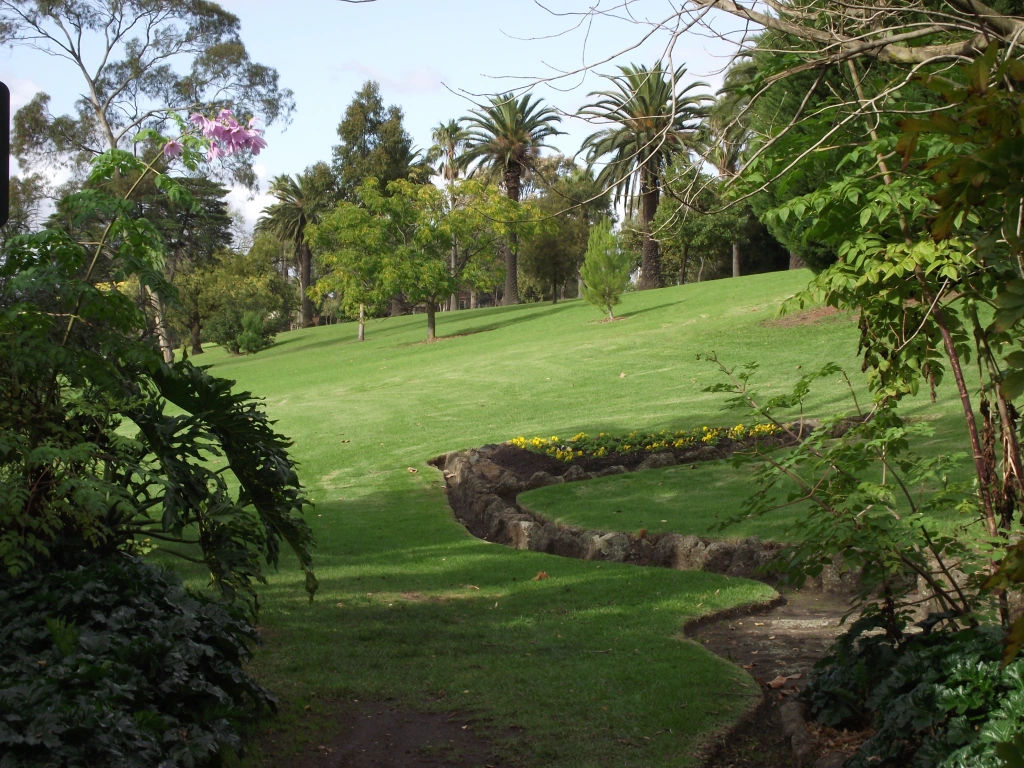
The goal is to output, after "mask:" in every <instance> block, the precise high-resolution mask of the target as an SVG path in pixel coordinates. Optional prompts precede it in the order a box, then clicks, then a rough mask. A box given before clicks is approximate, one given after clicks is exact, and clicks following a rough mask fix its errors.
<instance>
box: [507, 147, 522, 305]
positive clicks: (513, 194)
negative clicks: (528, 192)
mask: <svg viewBox="0 0 1024 768" xmlns="http://www.w3.org/2000/svg"><path fill="white" fill-rule="evenodd" d="M522 175H523V171H522V168H521V167H520V165H519V163H515V162H513V163H511V164H509V165H506V166H505V194H507V195H508V199H509V200H513V201H515V202H517V203H518V202H519V194H520V182H521V181H522ZM518 240H519V238H518V236H517V235H516V233H515V232H510V233H509V236H508V242H506V243H505V296H504V298H503V299H502V304H504V305H505V306H509V305H512V304H518V303H519V254H518V253H517V250H518Z"/></svg>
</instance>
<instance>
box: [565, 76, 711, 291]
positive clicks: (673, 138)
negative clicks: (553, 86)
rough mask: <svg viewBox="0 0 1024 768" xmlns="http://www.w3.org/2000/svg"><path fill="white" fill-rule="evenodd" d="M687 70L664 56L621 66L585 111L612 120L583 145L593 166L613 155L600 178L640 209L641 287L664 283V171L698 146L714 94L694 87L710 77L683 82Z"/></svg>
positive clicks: (618, 196)
mask: <svg viewBox="0 0 1024 768" xmlns="http://www.w3.org/2000/svg"><path fill="white" fill-rule="evenodd" d="M685 75H686V69H685V67H679V68H678V69H676V70H675V71H672V70H669V69H667V68H666V67H665V66H664V65H663V64H662V63H661V62H658V63H656V64H655V65H654V66H653V67H651V68H649V69H648V68H647V67H645V66H642V65H639V66H638V65H630V66H623V67H619V74H618V75H612V76H609V78H608V79H609V80H610V81H611V84H612V86H613V88H612V89H609V90H607V91H595V92H593V93H591V94H590V96H591V97H594V98H596V101H594V102H593V103H592V104H590V105H588V106H586V107H584V108H583V109H582V110H581V111H580V114H581V115H583V116H584V117H586V118H588V119H594V120H597V121H599V122H604V123H610V124H611V125H610V126H609V127H608V128H605V129H602V130H600V131H597V132H596V133H593V134H591V135H590V136H588V137H587V138H586V139H585V140H584V142H583V147H582V149H583V150H585V151H586V153H587V155H586V157H587V161H588V163H589V164H590V165H591V166H593V165H594V164H596V163H597V162H598V161H599V160H601V159H602V158H606V157H607V158H609V159H608V160H607V161H606V162H605V166H604V167H603V168H602V169H601V171H600V173H599V174H598V176H597V178H598V181H600V182H601V183H602V184H604V185H605V186H607V187H609V188H613V189H614V190H615V202H616V203H618V202H619V201H624V202H625V203H626V204H627V206H628V207H630V208H632V209H637V208H638V209H639V213H640V222H641V227H642V230H643V231H642V235H643V249H642V253H643V264H642V267H641V272H640V282H639V287H640V288H659V287H661V286H662V285H663V282H662V276H661V259H660V250H659V247H658V241H657V240H656V239H655V238H654V236H653V234H652V232H651V224H652V222H653V221H654V216H655V214H656V213H657V212H658V204H659V202H660V198H661V189H662V182H663V178H662V176H663V173H664V170H665V168H666V167H667V166H668V165H669V163H671V162H672V159H673V157H674V156H675V155H677V154H680V153H683V154H685V153H688V152H690V151H691V149H692V148H693V147H694V146H695V144H696V141H697V139H698V136H699V131H700V120H701V118H702V117H703V116H704V115H705V113H706V109H705V102H706V101H708V99H709V97H708V96H707V95H703V94H694V93H693V91H694V90H695V89H697V88H701V87H706V83H703V82H700V81H696V82H692V83H690V84H688V85H685V86H684V85H683V84H682V83H683V79H684V77H685Z"/></svg>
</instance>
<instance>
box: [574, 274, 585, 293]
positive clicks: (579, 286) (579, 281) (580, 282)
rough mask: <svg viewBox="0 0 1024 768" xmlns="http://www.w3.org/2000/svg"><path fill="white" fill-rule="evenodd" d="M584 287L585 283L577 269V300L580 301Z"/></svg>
mask: <svg viewBox="0 0 1024 768" xmlns="http://www.w3.org/2000/svg"><path fill="white" fill-rule="evenodd" d="M584 285H586V283H584V282H583V275H581V274H580V272H579V270H578V269H577V270H576V298H577V299H582V298H583V286H584Z"/></svg>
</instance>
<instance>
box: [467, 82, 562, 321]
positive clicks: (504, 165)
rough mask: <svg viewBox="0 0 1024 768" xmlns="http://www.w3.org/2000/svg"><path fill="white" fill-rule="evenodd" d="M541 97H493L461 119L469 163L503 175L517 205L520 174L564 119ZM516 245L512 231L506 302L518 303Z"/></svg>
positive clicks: (507, 191) (507, 248)
mask: <svg viewBox="0 0 1024 768" xmlns="http://www.w3.org/2000/svg"><path fill="white" fill-rule="evenodd" d="M541 102H542V100H541V99H535V98H533V97H532V96H530V94H525V95H523V96H521V97H520V98H518V99H517V98H516V97H515V96H514V95H513V94H511V93H505V94H502V95H500V96H493V97H491V100H490V103H489V104H488V105H486V106H484V107H481V108H480V109H475V110H472V111H471V112H470V113H469V115H467V116H466V117H464V118H463V119H462V122H463V124H464V125H465V126H466V129H467V138H466V152H465V154H464V155H463V157H464V160H465V162H466V164H467V165H470V164H473V163H476V165H477V168H484V169H490V170H495V171H497V172H499V173H500V174H501V178H502V185H503V186H504V188H505V194H506V195H508V198H509V199H510V200H512V201H513V202H516V203H518V202H519V199H520V196H521V183H522V179H523V175H524V174H525V173H526V172H527V171H528V170H529V169H530V168H532V167H533V166H534V164H535V163H536V162H537V159H538V158H539V157H540V150H541V148H542V147H544V146H546V145H545V143H544V142H545V141H546V140H547V139H549V138H550V137H552V136H558V135H559V134H561V133H562V131H559V130H558V129H556V128H555V125H554V124H555V123H560V122H561V121H562V118H561V117H559V116H558V114H557V113H556V112H555V111H554V110H553V109H551V108H550V107H544V106H542V103H541ZM517 250H518V243H517V242H516V233H515V231H514V230H513V231H512V232H511V233H510V234H509V238H508V242H507V243H506V244H505V297H504V303H505V304H506V305H507V304H518V303H519V273H518V269H519V265H518V259H517Z"/></svg>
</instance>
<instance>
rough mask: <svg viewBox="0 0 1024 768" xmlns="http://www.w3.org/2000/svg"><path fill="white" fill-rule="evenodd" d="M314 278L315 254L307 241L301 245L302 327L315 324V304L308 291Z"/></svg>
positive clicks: (300, 289) (300, 287)
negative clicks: (311, 279)
mask: <svg viewBox="0 0 1024 768" xmlns="http://www.w3.org/2000/svg"><path fill="white" fill-rule="evenodd" d="M312 276H313V254H312V253H311V252H310V250H309V246H308V245H307V244H306V241H305V240H303V241H302V242H301V243H300V244H299V291H300V293H301V299H302V304H301V315H302V327H303V328H309V327H310V326H311V325H312V324H313V302H311V301H310V300H309V296H308V295H307V293H306V292H307V291H308V290H309V281H310V278H311V277H312Z"/></svg>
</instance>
